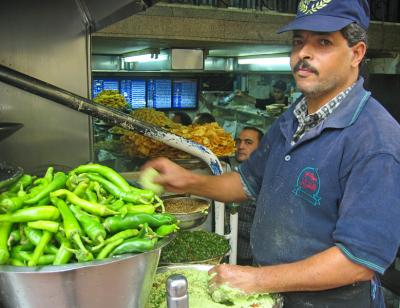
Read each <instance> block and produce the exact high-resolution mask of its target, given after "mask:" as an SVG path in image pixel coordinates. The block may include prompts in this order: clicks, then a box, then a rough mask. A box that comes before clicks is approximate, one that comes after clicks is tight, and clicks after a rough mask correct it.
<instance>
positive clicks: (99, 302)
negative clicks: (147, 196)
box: [0, 236, 173, 308]
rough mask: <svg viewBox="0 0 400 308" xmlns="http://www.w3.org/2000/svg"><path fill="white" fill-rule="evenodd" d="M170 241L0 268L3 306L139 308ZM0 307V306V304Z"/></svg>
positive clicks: (143, 302) (167, 239)
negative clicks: (83, 258)
mask: <svg viewBox="0 0 400 308" xmlns="http://www.w3.org/2000/svg"><path fill="white" fill-rule="evenodd" d="M172 238H173V236H172V237H169V238H165V239H163V240H161V241H160V242H159V243H157V246H156V248H155V249H153V250H151V251H149V252H145V253H141V254H126V255H122V256H119V257H114V258H109V259H107V260H104V261H92V262H86V263H74V264H68V265H62V266H43V267H15V266H0V298H1V304H2V306H3V307H10V308H11V307H12V308H16V307H21V308H22V307H23V308H39V307H40V308H54V307H57V308H71V307H80V308H91V307H96V308H102V307H104V308H109V307H112V308H128V307H135V308H136V307H144V305H145V303H146V302H147V299H148V296H149V292H150V288H151V285H152V283H153V279H154V275H155V273H156V269H157V265H158V261H159V258H160V253H161V248H162V247H163V246H164V245H166V244H167V243H168V242H169V241H170V240H171V239H172ZM0 306H1V305H0Z"/></svg>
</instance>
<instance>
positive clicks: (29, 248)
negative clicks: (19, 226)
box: [11, 243, 35, 256]
mask: <svg viewBox="0 0 400 308" xmlns="http://www.w3.org/2000/svg"><path fill="white" fill-rule="evenodd" d="M33 249H35V245H33V244H32V243H27V244H23V245H17V246H14V247H13V248H11V256H13V255H14V253H15V252H19V251H33Z"/></svg>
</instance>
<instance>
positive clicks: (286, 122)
mask: <svg viewBox="0 0 400 308" xmlns="http://www.w3.org/2000/svg"><path fill="white" fill-rule="evenodd" d="M363 85H364V78H362V77H360V78H359V79H358V80H357V82H356V84H355V85H354V87H353V89H352V90H351V91H350V93H349V94H348V95H347V96H346V98H345V99H344V100H343V101H342V102H341V104H340V105H339V106H338V107H337V109H336V110H335V111H334V112H333V113H332V114H331V115H330V116H329V117H328V118H327V119H326V120H325V121H324V122H323V124H322V127H321V129H323V128H325V127H331V128H345V127H347V126H350V125H352V124H353V123H354V122H355V121H356V120H357V118H358V116H359V114H360V112H361V111H362V109H363V108H364V106H365V104H366V102H367V101H368V98H369V97H370V96H371V92H368V91H366V90H365V89H364V87H363ZM302 98H303V97H300V98H299V99H298V100H297V102H296V103H295V104H293V106H291V107H290V108H289V109H288V110H287V111H286V112H285V113H284V114H283V115H282V117H281V119H280V127H281V130H282V132H283V133H284V135H285V137H286V139H288V140H289V141H290V140H291V137H292V135H293V133H294V130H295V125H294V119H295V116H294V114H293V110H294V108H295V107H296V106H297V104H299V103H300V102H301V100H302Z"/></svg>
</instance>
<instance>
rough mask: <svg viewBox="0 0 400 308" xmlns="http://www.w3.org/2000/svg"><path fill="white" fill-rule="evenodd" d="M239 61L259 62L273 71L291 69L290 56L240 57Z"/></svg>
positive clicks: (245, 62)
mask: <svg viewBox="0 0 400 308" xmlns="http://www.w3.org/2000/svg"><path fill="white" fill-rule="evenodd" d="M238 63H239V64H240V65H243V64H257V65H260V66H263V68H264V67H265V69H266V70H273V71H290V58H289V57H276V58H273V57H268V58H267V57H252V58H239V59H238Z"/></svg>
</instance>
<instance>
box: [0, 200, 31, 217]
mask: <svg viewBox="0 0 400 308" xmlns="http://www.w3.org/2000/svg"><path fill="white" fill-rule="evenodd" d="M25 199H26V197H25V196H21V197H19V196H17V197H11V198H5V199H3V200H1V201H0V208H1V210H3V211H4V212H6V213H7V212H8V213H12V212H15V211H16V210H19V209H20V208H21V207H22V206H23V204H24V201H25Z"/></svg>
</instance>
